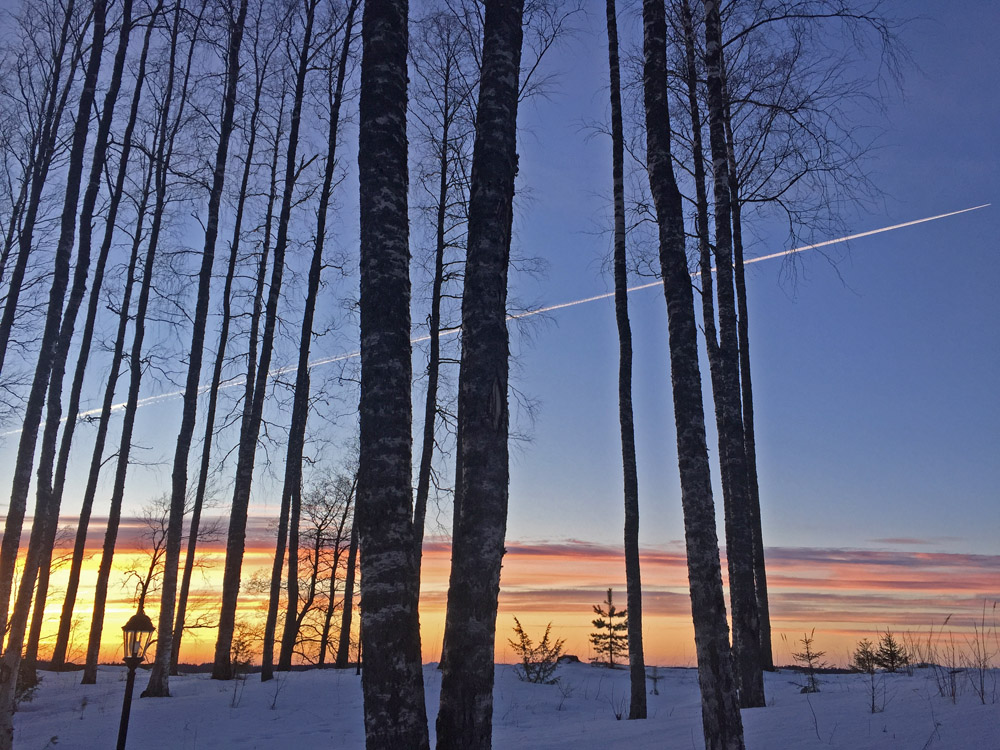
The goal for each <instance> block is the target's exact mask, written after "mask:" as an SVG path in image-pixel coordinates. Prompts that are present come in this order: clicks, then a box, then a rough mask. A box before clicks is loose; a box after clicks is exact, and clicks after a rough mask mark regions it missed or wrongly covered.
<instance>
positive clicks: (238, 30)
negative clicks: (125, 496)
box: [142, 0, 247, 697]
mask: <svg viewBox="0 0 1000 750" xmlns="http://www.w3.org/2000/svg"><path fill="white" fill-rule="evenodd" d="M234 10H235V13H234V12H233V11H234ZM246 16H247V0H240V4H239V7H238V9H234V8H233V7H232V6H230V7H229V8H228V12H227V13H226V16H225V18H226V22H227V26H228V32H229V35H228V36H229V45H228V47H227V49H226V87H225V95H224V96H223V100H222V113H221V115H222V116H221V120H220V123H221V124H220V127H219V144H218V148H217V149H216V153H215V166H214V169H213V171H212V187H211V190H210V192H209V196H208V218H207V220H206V222H205V246H204V249H203V250H202V255H201V270H200V272H199V274H198V299H197V302H196V303H195V313H194V321H193V325H192V329H191V331H192V335H191V348H190V350H189V351H190V354H189V359H188V372H187V381H186V382H185V385H184V396H183V405H182V407H181V426H180V432H179V433H178V435H177V446H176V449H175V451H174V466H173V475H172V481H171V490H170V515H169V520H168V522H167V538H166V547H165V555H164V565H163V588H162V590H161V596H160V617H159V631H160V635H159V636H158V637H157V639H156V657H155V659H154V661H153V669H152V670H151V671H150V674H149V684H148V685H147V686H146V689H145V690H144V691H143V693H142V695H143V696H144V697H145V696H159V697H162V696H169V695H170V686H169V674H170V657H171V653H172V649H173V626H174V612H175V607H174V605H175V600H176V595H177V569H178V567H179V565H180V554H181V535H182V532H183V525H184V505H185V501H186V499H187V465H188V456H189V454H190V451H191V440H192V438H193V437H194V427H195V417H196V416H197V410H198V393H199V385H200V382H201V361H202V355H203V352H204V348H205V328H206V325H207V323H208V303H209V297H210V296H211V287H212V267H213V266H214V264H215V244H216V240H217V238H218V236H219V210H220V207H221V203H222V190H223V188H224V186H225V181H226V164H227V162H228V160H229V140H230V136H231V135H232V132H233V119H234V113H235V111H236V87H237V85H238V83H239V79H240V47H241V46H242V44H243V28H244V24H245V22H246Z"/></svg>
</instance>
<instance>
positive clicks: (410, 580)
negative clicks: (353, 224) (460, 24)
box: [355, 0, 429, 750]
mask: <svg viewBox="0 0 1000 750" xmlns="http://www.w3.org/2000/svg"><path fill="white" fill-rule="evenodd" d="M408 10H409V9H408V4H407V2H406V0H368V2H366V3H365V8H364V15H363V20H362V31H361V38H362V48H363V49H362V60H361V101H360V122H359V125H360V133H359V148H358V175H359V181H360V208H361V304H360V313H361V403H360V427H361V434H360V454H359V466H358V497H357V506H356V521H355V522H356V525H357V526H358V532H359V543H360V546H361V620H362V630H361V640H362V644H363V649H364V654H365V669H364V672H363V674H362V677H361V684H362V689H363V692H364V704H365V736H366V741H367V746H368V747H370V748H383V747H384V748H390V747H391V748H394V749H398V750H411V749H412V750H427V748H428V747H429V744H428V735H427V714H426V707H425V704H424V684H423V675H422V670H421V658H420V620H419V613H418V611H417V597H418V593H419V583H420V582H419V578H418V575H417V569H416V560H415V556H414V551H413V539H414V532H413V498H412V488H411V484H410V482H411V472H412V455H411V454H412V446H411V440H412V436H411V428H412V404H411V402H410V390H411V376H412V362H411V351H410V277H409V263H410V248H409V227H408V217H407V191H408V182H409V177H408V173H407V143H406V110H407V60H406V57H407V45H408V34H407V16H408Z"/></svg>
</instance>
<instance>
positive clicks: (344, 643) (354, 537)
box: [334, 480, 358, 669]
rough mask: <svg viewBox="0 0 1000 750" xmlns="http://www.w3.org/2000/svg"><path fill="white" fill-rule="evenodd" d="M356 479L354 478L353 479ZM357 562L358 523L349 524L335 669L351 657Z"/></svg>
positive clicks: (342, 666)
mask: <svg viewBox="0 0 1000 750" xmlns="http://www.w3.org/2000/svg"><path fill="white" fill-rule="evenodd" d="M355 481H356V480H355ZM357 564H358V524H357V520H356V517H355V522H354V524H353V526H351V546H350V548H349V549H348V552H347V575H346V576H345V578H344V605H343V607H342V610H341V617H340V638H339V640H338V642H337V660H336V662H334V666H335V667H336V668H337V669H347V666H348V662H349V661H350V659H351V624H352V622H353V619H354V571H355V569H356V568H357Z"/></svg>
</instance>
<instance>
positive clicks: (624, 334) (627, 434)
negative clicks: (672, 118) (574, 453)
mask: <svg viewBox="0 0 1000 750" xmlns="http://www.w3.org/2000/svg"><path fill="white" fill-rule="evenodd" d="M607 22H608V70H609V71H610V79H611V156H612V180H613V183H614V206H615V252H614V275H615V321H616V323H617V324H618V421H619V423H620V425H621V440H622V476H623V484H624V497H625V583H626V588H627V592H626V598H627V601H628V611H629V613H630V615H629V619H628V657H629V680H630V685H631V701H630V702H629V712H628V717H629V718H630V719H645V718H646V662H645V659H644V657H643V650H642V577H641V575H640V571H639V472H638V469H637V467H636V458H635V422H634V420H633V416H632V327H631V325H630V324H629V318H628V255H627V252H626V245H625V135H624V126H623V125H622V94H621V70H620V65H619V62H618V18H617V13H616V11H615V0H607ZM610 600H611V590H610V589H609V590H608V601H609V602H610Z"/></svg>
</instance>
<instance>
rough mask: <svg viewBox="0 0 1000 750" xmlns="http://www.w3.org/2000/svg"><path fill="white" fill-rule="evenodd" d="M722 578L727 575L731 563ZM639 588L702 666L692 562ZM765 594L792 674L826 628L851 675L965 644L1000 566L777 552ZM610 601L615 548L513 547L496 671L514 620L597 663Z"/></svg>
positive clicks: (116, 592) (190, 654) (92, 577)
mask: <svg viewBox="0 0 1000 750" xmlns="http://www.w3.org/2000/svg"><path fill="white" fill-rule="evenodd" d="M267 523H268V521H267V520H265V519H252V520H251V524H250V527H249V528H248V537H247V549H246V553H245V556H244V568H243V571H244V575H243V582H244V592H243V593H241V598H240V611H239V613H238V615H237V616H238V618H244V617H246V618H250V619H259V620H261V621H262V620H263V612H264V608H265V602H266V594H264V593H250V592H248V590H247V589H248V588H253V587H248V586H247V584H248V582H249V581H250V580H251V579H258V580H261V579H262V580H265V581H266V580H267V579H268V578H269V576H270V568H271V560H272V557H273V554H274V549H273V546H272V545H273V542H270V541H269V539H268V536H269V532H268V530H267ZM94 528H97V529H102V528H103V527H102V525H101V523H100V520H97V521H95V524H94ZM138 529H139V526H138V524H133V523H123V526H122V532H121V534H120V537H119V547H118V550H117V551H116V554H115V567H114V569H113V572H112V577H111V585H110V587H109V592H108V604H107V607H106V609H105V618H104V630H103V633H102V648H101V659H102V661H109V662H110V661H117V660H118V659H119V658H120V652H121V644H120V641H121V631H120V626H121V624H122V623H124V622H125V620H127V619H128V617H129V616H130V615H131V614H132V613H133V612H134V604H133V599H132V589H131V587H129V588H124V587H123V586H122V582H123V578H124V571H125V570H126V569H127V568H128V567H130V566H131V564H132V563H133V562H134V561H135V559H136V558H137V557H138V556H141V555H142V554H143V553H142V551H141V549H139V546H138ZM25 541H26V540H25ZM22 551H23V547H22ZM61 552H68V550H62V551H61ZM58 554H59V552H57V556H58ZM88 555H89V557H88V558H87V560H86V561H85V565H84V573H83V577H82V580H81V586H80V595H79V598H78V601H77V606H76V609H75V619H76V620H78V624H77V626H76V629H75V632H74V637H73V646H72V648H71V654H72V660H73V661H77V662H82V660H83V652H84V650H85V648H86V641H87V637H88V632H87V631H88V626H89V620H90V616H91V610H92V607H93V603H92V595H93V594H92V592H93V589H94V586H95V585H96V578H97V565H98V563H99V558H100V540H99V539H95V540H93V541H92V543H91V544H89V545H88ZM450 555H451V548H450V544H449V543H448V541H447V540H444V539H440V538H429V539H428V540H427V542H426V543H425V546H424V559H423V563H422V571H423V581H422V585H421V607H420V620H421V638H422V642H423V655H424V660H425V661H436V660H438V659H439V657H440V648H441V647H440V644H441V638H442V636H443V633H444V614H445V608H446V605H447V585H448V571H449V565H450ZM224 559H225V541H224V540H222V541H221V542H216V543H213V544H208V545H205V546H204V547H202V548H201V550H200V553H199V563H200V565H201V568H200V569H199V570H197V571H196V572H195V575H194V579H193V584H192V591H191V597H190V600H189V612H192V613H193V614H199V613H201V614H206V615H209V616H214V614H215V612H216V611H217V608H218V605H219V592H220V591H221V580H222V567H223V562H224ZM722 565H723V573H725V560H724V559H723V562H722ZM67 569H68V566H65V567H63V568H60V569H59V570H57V571H55V572H54V573H53V575H52V581H51V588H50V596H49V601H48V604H47V607H46V620H45V624H44V631H43V638H42V643H41V649H40V650H41V654H42V657H43V658H44V656H45V655H46V653H47V652H48V651H49V650H50V649H51V646H52V643H53V642H54V638H55V630H56V627H57V625H58V618H59V610H60V608H61V606H62V595H63V592H64V591H65V584H66V578H67V575H68V573H67ZM642 576H643V625H644V627H643V630H644V641H645V644H644V646H645V652H646V661H647V663H649V664H664V665H668V664H669V665H681V666H693V665H694V660H695V659H694V643H693V628H692V625H691V616H690V600H689V598H688V587H687V565H686V559H685V557H684V554H683V550H682V549H680V548H670V547H664V548H647V549H644V550H643V551H642ZM768 585H769V598H770V607H771V622H772V629H773V644H774V651H775V660H776V662H777V663H779V664H786V663H790V662H791V661H792V659H791V656H790V654H791V652H792V651H794V650H797V647H798V644H797V641H798V639H799V638H801V637H802V634H803V633H804V632H805V633H808V632H810V631H812V630H813V629H814V628H815V631H816V641H817V646H818V647H819V648H821V649H823V650H826V652H827V657H826V658H827V659H828V660H829V661H831V662H834V663H841V664H842V663H844V662H846V660H847V657H848V655H849V653H850V651H851V650H852V648H853V645H854V643H855V642H856V641H857V640H858V639H860V638H861V637H865V636H868V637H871V636H873V635H874V634H875V633H876V631H879V630H884V629H886V628H892V629H893V630H895V631H899V632H904V633H905V632H910V633H911V634H913V635H912V637H913V638H916V639H917V640H923V639H924V638H925V637H926V634H927V633H928V632H929V631H930V629H931V628H934V629H935V630H936V629H938V628H940V627H941V625H942V623H944V621H945V619H946V618H947V617H948V616H949V615H951V619H950V621H949V628H950V629H951V630H952V631H953V632H954V633H955V634H956V636H957V637H964V634H965V633H967V632H969V631H970V630H971V628H972V623H973V622H975V621H978V619H977V618H979V617H981V616H982V613H983V606H984V602H986V606H987V609H989V608H990V607H991V606H992V604H993V602H994V601H996V600H997V599H1000V555H967V554H960V553H929V552H907V551H895V550H893V551H881V550H849V549H814V548H771V549H768ZM609 587H611V588H612V589H614V594H615V600H616V602H618V603H619V606H624V605H625V573H624V559H623V556H622V553H621V551H620V549H618V548H616V547H613V546H610V545H601V544H596V543H592V542H586V541H578V540H562V541H557V542H518V541H514V540H511V541H509V542H508V544H507V555H506V556H505V558H504V567H503V574H502V580H501V591H500V599H499V614H498V618H497V640H496V653H497V660H498V661H512V660H514V658H515V657H514V654H513V652H512V651H511V649H510V647H509V646H508V644H507V639H508V638H509V637H510V636H511V635H512V630H511V628H512V626H513V617H514V616H517V617H518V619H519V620H520V621H521V623H522V625H523V626H524V627H525V629H526V630H527V632H528V634H529V635H531V636H532V637H534V638H538V637H541V635H542V633H543V632H544V629H545V626H546V625H547V624H548V623H549V622H551V623H552V635H553V636H554V637H557V638H564V639H566V652H567V653H571V654H575V655H577V656H579V657H580V658H581V659H584V660H585V659H587V658H589V657H590V655H591V648H590V645H589V634H590V631H591V629H592V628H591V624H590V621H591V619H592V618H593V615H592V610H591V608H592V606H593V605H594V604H597V603H599V602H601V601H602V600H603V598H604V595H605V592H606V589H607V588H609ZM254 590H256V589H254ZM146 610H147V612H148V613H149V614H150V616H151V617H152V618H153V620H154V622H156V614H157V612H158V610H159V603H158V591H157V592H152V593H151V594H150V595H149V599H148V601H147V605H146ZM988 616H989V614H988ZM355 622H357V620H355ZM921 634H924V635H921ZM214 645H215V631H214V629H212V628H204V629H199V630H196V631H190V632H188V633H186V634H185V636H184V642H183V646H182V653H181V657H182V661H183V662H184V663H201V662H207V661H211V659H212V656H213V652H214Z"/></svg>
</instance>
